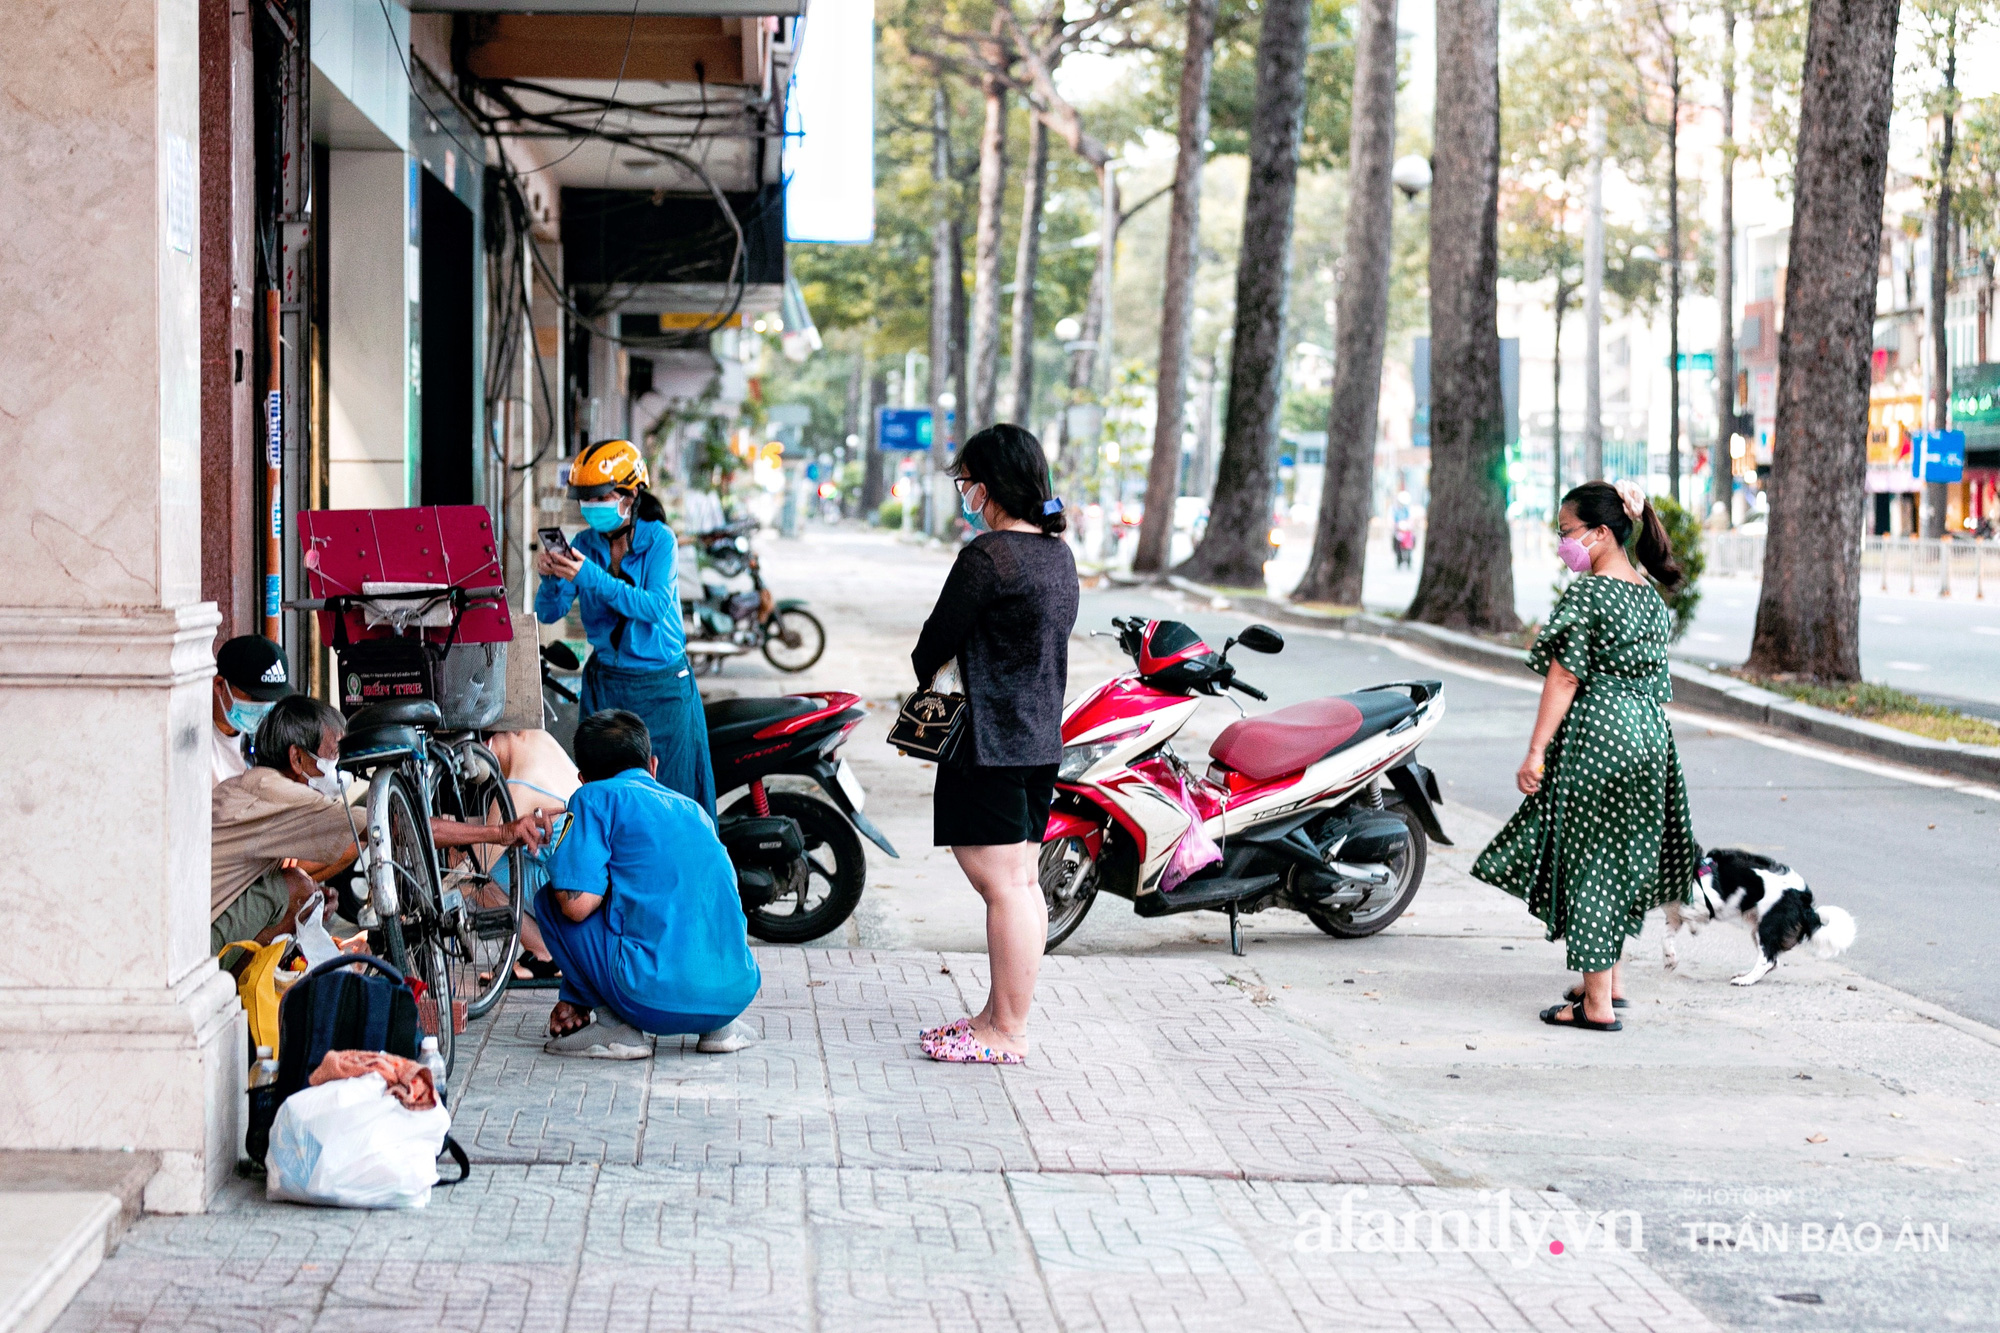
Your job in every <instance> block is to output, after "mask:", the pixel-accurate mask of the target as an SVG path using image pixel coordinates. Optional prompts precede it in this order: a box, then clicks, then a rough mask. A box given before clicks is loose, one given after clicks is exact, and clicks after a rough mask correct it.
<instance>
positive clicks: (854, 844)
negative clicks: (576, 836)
mask: <svg viewBox="0 0 2000 1333" xmlns="http://www.w3.org/2000/svg"><path fill="white" fill-rule="evenodd" d="M576 668H577V659H576V654H575V653H574V652H573V651H571V649H570V647H569V645H568V644H566V643H562V642H560V641H558V642H555V643H551V644H545V645H543V647H542V689H543V694H544V698H545V700H546V701H547V702H548V704H549V706H550V708H552V709H553V710H555V714H556V717H557V719H558V720H559V721H560V720H562V719H564V718H566V719H567V723H568V725H567V728H566V729H565V731H563V732H560V733H557V739H558V740H560V741H561V742H562V743H563V748H564V749H565V750H569V749H571V748H572V743H573V741H574V739H575V736H576V694H575V692H574V691H572V690H570V689H568V688H567V687H566V686H564V685H563V684H562V682H561V681H559V680H558V679H557V678H556V676H555V674H554V673H555V671H556V670H562V671H573V670H575V669H576ZM860 702H861V700H860V696H858V695H853V694H845V693H841V692H839V691H831V690H830V691H827V692H825V693H822V694H816V695H786V696H783V697H780V698H766V699H717V700H714V701H713V702H710V703H707V704H704V705H703V712H704V714H705V715H706V718H707V721H708V753H709V763H710V765H711V767H712V768H713V769H714V772H715V790H716V793H717V795H718V796H723V795H727V794H728V793H730V792H732V791H735V790H736V789H738V788H742V787H747V788H748V791H746V792H745V793H744V795H743V796H742V797H741V798H740V799H738V800H737V801H735V802H733V803H732V804H730V805H729V806H728V807H727V808H726V809H721V810H718V812H717V818H716V834H717V836H718V837H720V838H721V840H722V845H723V847H724V849H725V850H727V851H728V853H729V860H730V864H731V865H733V866H734V867H735V868H736V891H737V893H738V895H740V897H741V898H742V901H743V915H744V917H745V918H746V919H747V920H748V922H749V927H750V933H751V934H752V935H754V936H756V937H757V938H758V939H760V940H766V941H769V942H770V943H773V944H803V943H805V942H807V941H809V940H816V939H819V938H820V937H821V936H823V935H827V934H830V933H831V932H833V931H835V930H838V929H839V928H840V927H841V926H842V925H843V924H844V923H845V922H846V921H847V918H848V917H850V916H852V915H853V914H854V908H855V905H856V904H857V903H859V902H860V901H861V891H862V888H863V886H864V885H865V884H866V883H867V878H868V861H867V857H866V856H865V854H864V853H863V852H862V849H861V839H860V838H858V837H856V836H855V834H856V831H857V830H858V831H859V832H860V833H861V835H862V836H864V837H866V838H867V839H868V840H869V841H870V842H872V843H874V844H875V845H876V846H877V847H880V848H881V849H882V850H883V851H885V852H887V853H888V854H889V855H891V856H895V855H897V852H896V849H895V847H894V846H893V845H891V843H890V842H889V839H888V838H887V837H886V836H884V835H883V833H882V831H881V830H880V829H878V828H876V827H875V825H874V823H873V822H872V821H870V820H869V818H868V816H867V815H866V814H864V813H863V812H862V811H863V807H864V806H865V805H866V804H867V801H868V793H867V792H866V791H865V790H864V789H863V788H862V786H861V781H860V779H859V778H857V777H856V776H855V774H854V769H853V767H852V766H851V765H850V764H848V762H847V760H846V759H844V758H842V757H841V755H840V747H841V745H842V744H844V743H845V742H846V740H847V734H848V733H849V732H851V731H853V730H854V728H855V727H856V726H858V725H859V724H860V722H861V719H862V718H863V717H865V716H866V714H865V713H864V712H863V711H862V709H861V708H860V707H859V706H858V705H859V704H860ZM552 730H553V728H552ZM779 776H791V777H800V778H807V779H810V780H811V781H812V782H814V783H816V784H817V785H818V786H819V788H820V790H821V791H823V792H824V793H825V794H826V795H825V798H824V799H822V798H821V797H819V796H816V795H813V794H812V793H810V792H804V791H772V790H770V788H769V787H768V786H767V785H766V783H767V780H768V779H770V778H774V777H779Z"/></svg>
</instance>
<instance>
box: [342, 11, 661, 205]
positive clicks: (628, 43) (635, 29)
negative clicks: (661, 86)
mask: <svg viewBox="0 0 2000 1333" xmlns="http://www.w3.org/2000/svg"><path fill="white" fill-rule="evenodd" d="M377 3H386V0H377ZM385 12H386V11H385ZM638 33H639V0H632V21H631V23H629V24H627V25H626V28H625V54H624V55H622V56H620V57H619V58H618V77H617V78H615V79H613V80H612V81H611V97H610V98H609V99H607V104H606V106H605V108H604V110H603V112H602V113H601V114H599V116H598V117H597V124H595V125H593V126H592V127H591V130H590V133H589V134H587V135H585V136H584V137H583V138H582V139H580V140H579V141H578V142H577V145H576V147H575V148H572V149H570V150H569V152H567V153H564V154H563V155H562V156H561V157H559V158H557V159H556V160H555V161H554V162H550V163H548V164H546V165H545V166H544V167H543V168H542V170H544V171H553V170H554V169H555V168H556V167H557V166H559V165H561V164H562V163H564V162H567V161H568V160H569V159H570V158H571V157H572V156H574V155H575V154H576V153H577V152H578V151H580V150H581V149H582V148H583V145H584V144H587V143H589V142H590V141H591V139H593V138H595V137H596V136H597V133H598V131H600V130H602V129H603V128H604V121H605V118H606V117H608V116H609V115H610V114H611V107H610V105H609V102H615V101H616V100H617V98H618V88H619V85H621V84H623V83H624V82H625V67H626V66H627V65H629V64H630V63H631V62H632V39H633V38H634V37H636V36H637V35H638ZM606 170H607V174H608V171H609V169H608V168H607V169H606Z"/></svg>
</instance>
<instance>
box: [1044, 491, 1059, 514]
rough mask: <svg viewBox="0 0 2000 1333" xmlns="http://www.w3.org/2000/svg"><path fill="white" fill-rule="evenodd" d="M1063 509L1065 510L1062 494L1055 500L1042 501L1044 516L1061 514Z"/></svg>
mask: <svg viewBox="0 0 2000 1333" xmlns="http://www.w3.org/2000/svg"><path fill="white" fill-rule="evenodd" d="M1062 511H1063V502H1062V497H1061V496H1060V495H1058V496H1056V497H1055V499H1053V500H1044V501H1042V517H1043V518H1047V517H1048V516H1049V515H1051V514H1060V513H1061V512H1062Z"/></svg>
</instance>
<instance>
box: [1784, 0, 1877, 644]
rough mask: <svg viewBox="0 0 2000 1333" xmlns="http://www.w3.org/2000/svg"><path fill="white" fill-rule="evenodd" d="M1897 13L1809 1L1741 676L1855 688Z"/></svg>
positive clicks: (1852, 2)
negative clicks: (1762, 506) (1746, 654)
mask: <svg viewBox="0 0 2000 1333" xmlns="http://www.w3.org/2000/svg"><path fill="white" fill-rule="evenodd" d="M1897 9H1898V0H1813V6H1812V12H1811V16H1810V17H1809V19H1808V20H1807V29H1806V53H1805V69H1804V80H1803V85H1802V86H1803V92H1802V94H1801V99H1800V103H1799V134H1798V148H1797V159H1796V165H1795V167H1794V175H1793V179H1794V182H1795V184H1794V192H1793V196H1792V240H1791V260H1790V265H1789V267H1790V277H1789V279H1788V281H1787V282H1786V285H1785V328H1784V332H1783V333H1781V334H1780V335H1779V338H1778V419H1777V427H1776V430H1775V431H1774V433H1773V436H1772V441H1771V455H1772V456H1771V517H1770V533H1769V537H1768V538H1767V540H1766V542H1765V544H1764V583H1763V588H1762V591H1761V592H1760V593H1759V595H1758V599H1757V628H1756V632H1755V634H1754V636H1753V637H1752V640H1751V646H1750V662H1749V666H1750V669H1751V670H1752V671H1754V672H1756V673H1758V674H1760V675H1795V676H1802V677H1806V678H1809V679H1815V680H1821V681H1850V680H1858V679H1860V676H1861V653H1860V619H1861V527H1862V505H1863V502H1864V500H1865V482H1866V477H1867V467H1868V462H1867V460H1868V444H1867V441H1868V381H1869V361H1870V356H1871V353H1872V352H1873V350H1874V326H1875V285H1876V273H1877V269H1878V266H1879V263H1880V255H1879V247H1880V245H1881V240H1882V190H1883V182H1884V179H1885V177H1886V173H1887V170H1888V152H1889V112H1890V108H1891V105H1892V100H1891V89H1892V85H1893V81H1894V75H1895V68H1896V17H1897Z"/></svg>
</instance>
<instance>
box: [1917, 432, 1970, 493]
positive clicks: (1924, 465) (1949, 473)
mask: <svg viewBox="0 0 2000 1333" xmlns="http://www.w3.org/2000/svg"><path fill="white" fill-rule="evenodd" d="M1911 440H1912V443H1913V444H1914V446H1915V447H1914V448H1912V449H1911V450H1910V472H1911V473H1912V474H1913V475H1914V476H1915V477H1916V478H1917V480H1919V481H1930V482H1949V481H1963V480H1965V432H1964V431H1962V430H1925V431H1918V432H1916V433H1915V434H1914V435H1913V436H1912V437H1911Z"/></svg>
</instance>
